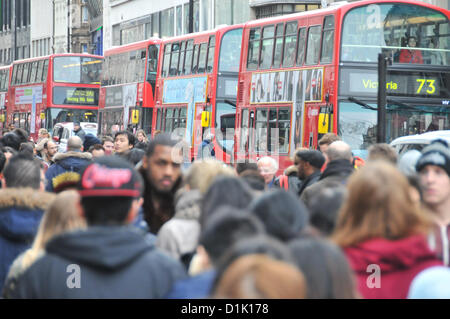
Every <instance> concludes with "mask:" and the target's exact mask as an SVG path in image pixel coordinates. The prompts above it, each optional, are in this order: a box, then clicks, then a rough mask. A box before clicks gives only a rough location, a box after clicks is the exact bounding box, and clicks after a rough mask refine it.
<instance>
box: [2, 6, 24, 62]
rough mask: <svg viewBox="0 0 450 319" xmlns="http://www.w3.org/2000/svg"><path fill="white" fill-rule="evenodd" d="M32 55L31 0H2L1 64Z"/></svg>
mask: <svg viewBox="0 0 450 319" xmlns="http://www.w3.org/2000/svg"><path fill="white" fill-rule="evenodd" d="M29 56H30V0H1V10H0V64H1V65H8V64H11V62H12V61H14V60H16V59H23V58H28V57H29Z"/></svg>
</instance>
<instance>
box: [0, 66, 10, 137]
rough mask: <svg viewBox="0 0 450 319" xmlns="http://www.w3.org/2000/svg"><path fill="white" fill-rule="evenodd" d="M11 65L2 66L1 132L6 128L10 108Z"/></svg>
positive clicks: (0, 73)
mask: <svg viewBox="0 0 450 319" xmlns="http://www.w3.org/2000/svg"><path fill="white" fill-rule="evenodd" d="M10 73H11V66H10V65H8V66H2V67H0V134H2V135H3V131H4V129H5V128H6V110H7V109H8V86H9V78H10Z"/></svg>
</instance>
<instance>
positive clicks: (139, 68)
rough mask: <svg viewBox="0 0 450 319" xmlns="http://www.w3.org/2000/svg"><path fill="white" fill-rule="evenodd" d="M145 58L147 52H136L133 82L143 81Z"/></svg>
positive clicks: (143, 50)
mask: <svg viewBox="0 0 450 319" xmlns="http://www.w3.org/2000/svg"><path fill="white" fill-rule="evenodd" d="M146 57H147V50H145V49H142V50H138V51H137V52H136V60H135V73H134V81H133V82H143V81H144V79H145V62H146V61H145V58H146Z"/></svg>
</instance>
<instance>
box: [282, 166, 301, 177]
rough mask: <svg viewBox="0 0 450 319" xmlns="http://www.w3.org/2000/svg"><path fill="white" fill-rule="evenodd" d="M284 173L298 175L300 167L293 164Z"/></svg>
mask: <svg viewBox="0 0 450 319" xmlns="http://www.w3.org/2000/svg"><path fill="white" fill-rule="evenodd" d="M284 175H286V176H291V175H293V176H297V175H298V167H297V166H295V165H291V166H289V167H288V168H286V169H285V170H284Z"/></svg>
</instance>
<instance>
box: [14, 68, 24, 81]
mask: <svg viewBox="0 0 450 319" xmlns="http://www.w3.org/2000/svg"><path fill="white" fill-rule="evenodd" d="M22 66H23V65H22V64H17V65H16V66H15V68H16V69H17V71H16V79H15V81H14V84H20V82H21V81H22Z"/></svg>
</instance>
